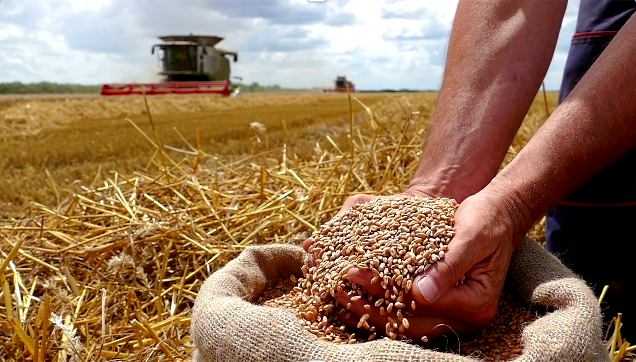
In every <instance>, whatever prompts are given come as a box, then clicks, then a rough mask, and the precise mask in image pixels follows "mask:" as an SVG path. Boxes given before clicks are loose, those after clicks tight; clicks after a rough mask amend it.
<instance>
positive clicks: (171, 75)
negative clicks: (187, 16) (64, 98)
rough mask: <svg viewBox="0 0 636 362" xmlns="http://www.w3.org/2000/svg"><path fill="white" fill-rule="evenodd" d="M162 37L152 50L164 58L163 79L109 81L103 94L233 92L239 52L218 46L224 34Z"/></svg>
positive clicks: (225, 93) (161, 58) (162, 61)
mask: <svg viewBox="0 0 636 362" xmlns="http://www.w3.org/2000/svg"><path fill="white" fill-rule="evenodd" d="M159 39H160V40H162V41H163V42H162V43H159V44H155V45H153V46H152V48H151V53H152V54H155V53H157V57H158V58H159V61H160V62H161V71H160V72H159V74H160V75H161V76H162V77H163V81H162V82H161V83H155V84H106V85H104V86H103V87H102V95H131V94H142V93H145V94H148V95H154V94H168V93H173V94H187V93H214V94H222V95H225V96H229V95H230V92H231V86H232V84H231V82H230V79H231V78H232V77H231V73H230V58H231V59H232V60H233V61H234V62H237V61H238V53H236V52H233V51H228V50H223V49H218V48H216V47H215V46H216V44H218V43H220V42H221V41H222V40H223V38H222V37H218V36H208V35H193V34H190V35H167V36H160V37H159ZM228 56H229V58H228ZM239 79H240V78H239Z"/></svg>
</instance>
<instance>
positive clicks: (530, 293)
mask: <svg viewBox="0 0 636 362" xmlns="http://www.w3.org/2000/svg"><path fill="white" fill-rule="evenodd" d="M303 253H304V252H303V251H302V249H301V248H300V247H297V246H292V245H267V246H256V247H251V248H248V249H246V250H245V251H243V252H242V253H241V254H240V255H239V256H238V257H237V258H236V259H234V260H232V261H231V262H230V263H228V264H227V265H226V266H225V267H223V268H222V269H220V270H218V271H217V272H215V273H214V274H212V275H211V276H210V277H209V278H208V279H207V280H206V281H205V283H204V284H203V286H202V288H201V290H200V291H199V295H198V297H197V299H196V301H195V304H194V309H193V313H192V326H191V333H192V337H193V341H194V346H195V348H196V352H195V353H194V356H193V361H194V362H213V361H215V362H216V361H221V362H225V361H227V362H234V361H240V362H251V361H265V362H274V361H281V362H283V361H285V362H287V361H304V362H307V361H310V360H324V361H330V362H337V361H343V362H357V361H377V362H380V361H387V362H388V361H391V362H397V361H435V362H438V361H439V362H441V361H449V362H451V361H452V362H456V361H477V360H475V359H472V358H468V357H461V356H459V355H456V354H451V353H443V352H435V351H431V350H427V349H425V348H422V347H419V346H416V345H412V344H407V343H404V342H398V341H390V340H385V339H381V340H374V341H372V342H365V343H361V344H351V345H344V344H343V345H337V344H333V343H330V342H325V341H321V340H319V339H318V338H317V337H316V336H314V335H313V334H311V333H309V332H308V331H306V330H304V329H303V328H302V327H301V326H300V323H299V321H298V319H297V317H296V316H295V315H294V314H293V313H291V312H289V311H285V310H282V309H277V308H271V307H263V306H259V305H255V304H252V303H250V302H251V301H254V300H256V299H257V298H258V296H259V295H260V294H261V293H262V292H263V291H264V289H265V287H266V284H267V282H268V281H275V280H277V279H278V278H287V277H289V276H290V275H292V274H294V275H296V276H299V275H301V272H300V268H301V266H302V254H303ZM506 283H508V287H509V288H510V290H511V291H512V292H513V293H516V294H517V296H518V297H519V298H520V299H522V300H523V301H524V302H526V303H532V304H535V305H540V306H546V307H551V308H553V309H554V312H551V313H549V314H547V315H545V316H544V317H541V318H539V319H537V320H536V321H535V322H533V323H531V324H529V325H527V326H526V327H525V329H524V330H523V335H522V341H523V345H524V351H525V352H524V354H523V355H522V356H521V357H519V358H517V359H516V361H559V362H566V361H609V354H608V352H607V350H606V349H604V347H603V344H602V339H601V338H602V337H601V335H602V331H601V328H602V319H601V312H600V309H599V307H598V304H597V299H596V298H595V296H594V294H593V293H592V291H591V290H590V289H589V288H588V287H587V286H586V284H585V283H584V282H583V281H582V280H581V279H579V278H577V277H576V276H575V275H574V274H573V273H572V272H571V271H570V270H569V269H567V268H566V267H565V266H563V264H561V262H559V260H558V259H557V258H555V257H554V256H552V255H551V254H549V253H548V252H547V251H546V250H545V249H543V248H542V247H541V246H540V245H539V244H537V243H536V242H534V241H532V240H530V239H526V240H524V242H523V243H522V245H521V247H520V248H519V250H518V251H517V253H516V254H515V255H514V257H513V259H512V262H511V266H510V269H509V272H508V276H507V280H506Z"/></svg>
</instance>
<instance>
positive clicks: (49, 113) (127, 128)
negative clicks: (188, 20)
mask: <svg viewBox="0 0 636 362" xmlns="http://www.w3.org/2000/svg"><path fill="white" fill-rule="evenodd" d="M360 99H361V100H362V101H363V102H365V103H366V104H368V105H370V106H374V105H376V104H377V103H378V102H387V101H390V100H392V99H397V96H396V95H390V94H369V95H364V94H363V95H360ZM148 103H149V107H150V110H151V114H152V115H153V120H154V124H155V126H156V129H157V133H158V135H159V137H160V138H161V140H162V142H163V143H164V145H166V146H168V147H173V148H178V149H182V148H184V147H186V142H185V141H187V142H189V143H190V144H197V130H199V132H200V133H199V141H200V147H201V150H202V151H204V152H206V153H209V154H235V155H237V154H243V153H246V152H250V151H252V149H253V148H254V147H257V148H259V147H260V148H262V147H277V146H281V145H282V144H283V143H287V144H289V145H290V146H295V149H294V151H298V152H300V153H302V152H304V151H303V150H305V149H308V150H309V151H311V150H312V149H313V146H314V144H313V140H311V141H310V142H309V145H307V144H304V143H305V141H304V140H303V139H302V135H303V134H304V132H306V131H307V130H308V129H312V128H313V129H320V133H322V134H324V135H331V136H335V134H334V133H333V132H332V131H331V130H329V129H328V127H329V126H331V125H334V124H341V123H343V122H345V121H346V119H347V117H348V105H347V102H346V95H342V94H340V95H338V94H313V93H299V94H277V93H276V94H247V95H245V96H244V97H240V98H218V97H210V96H200V95H193V96H185V97H184V96H181V97H179V96H159V97H148ZM361 109H362V108H361V107H360V106H359V105H357V104H356V105H355V108H354V110H356V111H360V110H361ZM128 120H131V121H132V122H134V123H136V124H137V125H138V126H139V128H140V129H142V130H143V131H144V132H146V133H148V134H150V135H152V127H151V125H150V122H149V121H148V116H147V112H146V107H145V104H144V102H143V98H142V97H111V98H100V97H94V96H93V97H90V96H80V97H78V98H74V97H68V98H59V97H51V98H50V99H46V98H35V97H34V98H33V99H28V100H25V99H19V98H18V99H14V100H12V101H11V103H10V104H9V105H7V106H6V107H5V108H2V106H0V168H1V169H2V170H5V171H4V175H3V177H2V178H0V205H3V206H4V207H2V208H3V209H4V210H16V209H17V208H19V207H20V206H23V205H25V204H26V203H27V202H29V201H36V202H39V203H45V204H54V203H58V202H59V201H61V199H63V198H64V197H66V196H68V195H69V191H68V188H69V187H71V186H72V185H73V183H74V182H75V181H76V180H78V181H81V182H83V183H84V184H91V183H92V182H93V181H94V180H95V179H96V177H97V175H98V174H108V173H110V172H112V171H117V172H119V173H131V172H132V171H138V170H144V169H147V165H148V160H149V159H150V157H151V156H152V153H153V152H154V150H153V147H152V145H151V144H150V143H149V142H148V141H147V140H146V139H144V138H143V137H141V135H140V134H139V132H138V131H137V130H136V129H135V127H134V126H133V125H132V124H131V123H130V121H128ZM252 122H259V123H261V124H263V125H264V126H265V127H266V129H267V135H266V137H264V138H263V139H262V140H261V141H262V144H261V145H259V144H258V142H259V140H258V137H255V136H257V135H256V134H255V132H254V131H253V130H252V129H250V123H252ZM153 139H154V136H153ZM184 140H185V141H184ZM322 141H323V142H327V141H326V140H325V139H324V138H323V140H322ZM165 151H166V152H167V153H168V154H170V155H172V156H175V157H178V153H176V152H174V151H171V150H170V149H165ZM47 172H48V173H49V174H50V177H49V176H48V175H47ZM74 190H77V189H74ZM58 196H59V197H58Z"/></svg>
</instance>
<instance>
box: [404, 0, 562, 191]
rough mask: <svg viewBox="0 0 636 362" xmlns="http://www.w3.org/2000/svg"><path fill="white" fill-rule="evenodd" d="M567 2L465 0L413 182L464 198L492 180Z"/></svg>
mask: <svg viewBox="0 0 636 362" xmlns="http://www.w3.org/2000/svg"><path fill="white" fill-rule="evenodd" d="M566 5H567V1H563V0H556V1H536V0H528V1H475V0H462V1H460V3H459V6H458V8H457V14H456V16H455V21H454V24H453V30H452V33H451V38H450V42H449V48H448V55H447V60H446V67H445V72H444V80H443V83H442V87H441V91H440V97H439V100H438V108H437V111H436V113H435V116H434V119H433V128H432V131H431V134H430V136H429V139H428V142H427V145H426V148H425V150H424V152H423V155H422V159H421V162H420V165H419V168H418V171H417V172H416V174H415V177H414V179H413V181H412V182H411V185H412V186H418V185H424V186H427V187H430V186H431V185H432V186H433V187H434V188H436V189H435V190H433V191H434V192H437V193H440V194H443V195H445V196H449V197H454V198H456V199H458V201H462V200H463V199H464V198H466V197H468V196H470V195H472V194H474V193H476V192H477V191H479V190H481V189H482V188H483V187H484V186H486V185H487V184H488V182H490V180H491V179H492V178H493V177H494V176H495V174H496V173H497V171H498V169H499V166H500V165H501V162H502V161H503V158H504V156H505V155H506V151H507V150H508V147H509V146H510V143H511V142H512V139H513V137H514V135H515V134H516V132H517V130H518V129H519V126H520V124H521V122H522V121H523V118H524V116H525V114H526V112H527V111H528V109H529V107H530V105H531V103H532V101H533V99H534V97H535V95H536V93H537V90H538V89H539V86H540V85H541V81H542V80H543V78H544V77H545V74H546V72H547V69H548V66H549V65H550V61H551V59H552V55H553V53H554V48H555V46H556V41H557V38H558V33H559V29H560V26H561V21H562V19H563V15H564V13H565V8H566Z"/></svg>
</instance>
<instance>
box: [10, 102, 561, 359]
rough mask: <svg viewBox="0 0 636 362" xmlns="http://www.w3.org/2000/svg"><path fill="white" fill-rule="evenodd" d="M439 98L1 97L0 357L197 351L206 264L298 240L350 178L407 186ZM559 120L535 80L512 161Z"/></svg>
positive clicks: (371, 188) (336, 201) (374, 187)
mask: <svg viewBox="0 0 636 362" xmlns="http://www.w3.org/2000/svg"><path fill="white" fill-rule="evenodd" d="M556 100H557V95H556V94H548V104H547V108H548V111H552V110H553V109H554V108H555V106H556ZM436 101H437V94H436V93H432V92H430V93H409V94H394V93H391V94H388V93H387V94H353V95H352V97H351V99H350V98H349V97H348V96H347V94H317V93H299V94H248V95H246V96H244V97H242V98H223V99H219V98H209V97H201V96H185V97H183V96H181V97H170V96H169V97H148V106H149V109H150V115H149V114H148V113H147V111H146V106H145V104H144V99H143V98H142V97H121V98H109V99H104V98H100V97H83V98H79V97H77V98H72V97H69V98H64V97H62V98H59V97H53V98H48V99H38V98H28V99H13V100H11V99H9V100H7V99H3V100H2V102H0V120H1V122H4V123H2V125H1V128H0V132H1V133H2V137H1V138H0V142H1V143H0V148H1V149H0V160H1V165H2V170H3V175H2V179H1V180H0V197H1V199H0V201H1V202H2V206H1V207H2V209H1V210H2V215H3V216H4V218H3V219H0V242H1V243H0V254H1V257H0V260H2V261H3V262H2V265H0V284H1V286H0V287H1V289H2V292H3V295H4V299H3V300H2V301H0V328H1V330H0V356H3V360H7V361H67V360H76V361H99V360H103V359H107V360H117V361H186V360H189V358H190V356H191V354H192V352H193V346H192V340H191V338H190V335H189V323H190V313H191V308H192V306H193V303H194V298H196V295H197V291H198V290H199V288H200V287H201V284H202V283H203V281H204V280H205V278H207V276H209V275H210V273H212V272H214V271H215V270H217V269H218V268H220V267H222V266H223V265H225V264H226V263H227V262H228V261H229V260H232V258H234V257H235V256H236V255H237V254H238V253H239V252H240V251H241V250H244V248H246V247H249V246H251V245H260V244H268V243H299V242H301V241H302V240H304V238H306V237H307V236H308V235H309V233H310V232H312V231H313V230H316V228H317V227H319V226H320V225H321V224H323V223H324V222H326V221H327V220H329V219H330V218H331V217H332V216H333V215H334V214H335V213H336V212H337V210H338V209H339V208H340V205H342V202H343V201H344V200H345V199H346V198H347V197H348V196H350V195H353V194H356V193H361V192H364V193H369V194H391V193H395V192H400V191H402V190H404V188H405V187H406V185H408V181H409V177H410V175H411V174H412V173H413V172H414V171H415V169H416V167H417V164H418V160H419V155H420V150H421V149H422V148H423V147H424V145H425V144H426V139H427V134H428V130H429V128H430V122H431V117H432V115H433V113H434V109H435V104H436ZM149 116H151V118H152V123H151V118H150V117H149ZM545 119H546V104H545V103H544V101H543V96H542V95H538V97H537V98H536V99H535V102H534V103H533V105H532V107H531V108H530V110H529V112H528V115H527V116H526V118H525V120H524V122H523V125H522V127H521V129H520V130H519V132H518V133H517V135H516V137H515V140H514V142H513V144H512V146H511V147H510V150H509V153H508V156H507V157H506V160H505V161H504V163H503V165H502V166H505V164H507V163H508V162H509V161H510V160H512V159H513V158H514V156H515V155H516V154H517V153H518V152H519V151H520V150H521V149H522V148H523V147H524V145H525V144H526V143H527V142H528V140H529V139H530V138H531V137H532V135H534V133H535V132H536V131H537V130H538V129H539V127H540V126H541V125H542V124H543V122H544V121H545ZM255 122H256V123H255ZM153 124H154V130H153V127H152V125H153ZM155 131H156V132H155ZM542 232H543V228H542V225H541V224H540V223H539V224H537V225H536V227H535V228H534V229H533V231H532V235H533V236H534V237H535V238H537V239H539V241H541V239H542V238H543V235H542Z"/></svg>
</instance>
